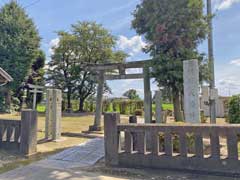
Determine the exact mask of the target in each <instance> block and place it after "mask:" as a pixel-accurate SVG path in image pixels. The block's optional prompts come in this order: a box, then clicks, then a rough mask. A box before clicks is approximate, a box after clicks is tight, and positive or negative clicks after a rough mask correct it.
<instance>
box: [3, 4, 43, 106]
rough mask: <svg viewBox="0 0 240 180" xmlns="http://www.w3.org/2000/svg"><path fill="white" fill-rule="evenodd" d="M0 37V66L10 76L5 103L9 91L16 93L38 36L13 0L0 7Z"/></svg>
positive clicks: (31, 56) (28, 70)
mask: <svg viewBox="0 0 240 180" xmlns="http://www.w3.org/2000/svg"><path fill="white" fill-rule="evenodd" d="M0 37H1V38H0V59H1V60H0V66H1V67H2V68H3V69H5V70H6V71H7V72H8V73H9V74H10V75H11V76H12V77H13V79H14V81H13V82H11V83H10V84H9V85H8V86H6V91H5V92H6V94H7V95H6V96H7V98H6V99H7V100H6V101H7V104H8V105H9V101H10V92H13V94H16V93H17V91H18V88H19V87H20V85H21V83H22V82H24V81H26V78H27V77H28V74H29V73H30V71H31V67H32V64H33V62H34V60H35V58H36V55H37V52H38V50H39V43H40V37H39V35H38V31H37V29H36V27H35V25H34V23H33V21H32V19H31V18H29V17H28V15H27V14H26V13H25V11H24V9H23V8H22V7H20V6H19V5H18V4H17V2H16V1H11V2H10V3H8V4H6V5H4V6H3V7H2V8H1V9H0Z"/></svg>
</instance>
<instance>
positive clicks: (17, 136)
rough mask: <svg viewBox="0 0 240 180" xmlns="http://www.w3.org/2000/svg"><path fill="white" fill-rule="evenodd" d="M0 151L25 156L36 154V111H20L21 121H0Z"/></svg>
mask: <svg viewBox="0 0 240 180" xmlns="http://www.w3.org/2000/svg"><path fill="white" fill-rule="evenodd" d="M0 149H5V150H13V151H15V152H19V153H21V154H22V155H27V156H28V155H32V154H34V153H36V152H37V112H36V111H32V110H24V111H22V115H21V121H20V120H4V119H0Z"/></svg>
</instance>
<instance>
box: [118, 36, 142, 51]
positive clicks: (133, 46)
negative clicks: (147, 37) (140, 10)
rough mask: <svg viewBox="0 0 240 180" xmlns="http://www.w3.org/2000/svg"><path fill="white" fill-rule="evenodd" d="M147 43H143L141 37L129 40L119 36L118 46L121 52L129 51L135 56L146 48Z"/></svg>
mask: <svg viewBox="0 0 240 180" xmlns="http://www.w3.org/2000/svg"><path fill="white" fill-rule="evenodd" d="M146 45H147V44H146V43H145V42H144V41H143V39H142V37H141V36H133V37H132V38H127V37H126V36H119V39H118V41H117V46H118V48H119V49H120V50H124V51H127V53H128V54H129V55H130V56H135V55H136V54H138V53H140V52H142V49H143V48H144V47H146Z"/></svg>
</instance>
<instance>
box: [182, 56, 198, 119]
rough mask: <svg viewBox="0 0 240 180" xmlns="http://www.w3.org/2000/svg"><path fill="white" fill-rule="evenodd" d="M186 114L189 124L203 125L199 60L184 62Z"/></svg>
mask: <svg viewBox="0 0 240 180" xmlns="http://www.w3.org/2000/svg"><path fill="white" fill-rule="evenodd" d="M183 80H184V114H185V121H186V122H187V123H201V121H200V102H199V67H198V60H187V61H184V62H183Z"/></svg>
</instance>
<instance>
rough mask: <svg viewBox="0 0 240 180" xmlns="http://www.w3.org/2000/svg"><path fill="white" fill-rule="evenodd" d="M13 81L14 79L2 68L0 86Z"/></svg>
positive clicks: (0, 70)
mask: <svg viewBox="0 0 240 180" xmlns="http://www.w3.org/2000/svg"><path fill="white" fill-rule="evenodd" d="M11 81H13V78H12V77H11V76H10V75H9V74H8V73H7V72H6V71H4V70H3V69H2V68H0V86H1V85H4V84H6V83H8V82H11Z"/></svg>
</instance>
